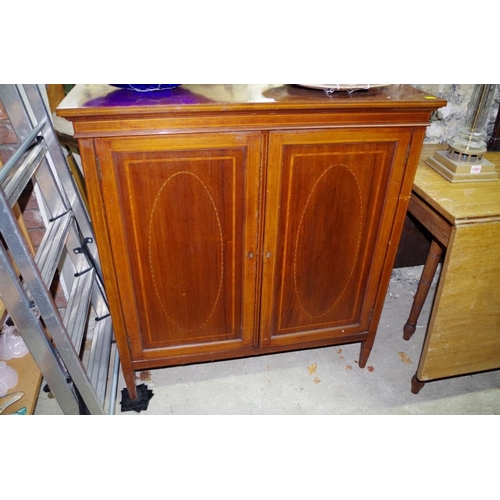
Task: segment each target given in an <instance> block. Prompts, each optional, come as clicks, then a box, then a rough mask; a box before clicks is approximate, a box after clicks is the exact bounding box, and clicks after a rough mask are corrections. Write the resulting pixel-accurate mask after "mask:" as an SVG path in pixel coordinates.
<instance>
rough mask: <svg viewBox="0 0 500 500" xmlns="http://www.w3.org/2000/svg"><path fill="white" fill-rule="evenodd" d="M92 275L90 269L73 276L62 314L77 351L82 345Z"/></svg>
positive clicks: (90, 293)
mask: <svg viewBox="0 0 500 500" xmlns="http://www.w3.org/2000/svg"><path fill="white" fill-rule="evenodd" d="M94 275H95V273H94V270H93V269H91V270H90V271H88V272H87V273H85V274H82V275H81V276H78V277H75V279H74V280H73V286H72V289H71V292H70V294H69V299H68V305H67V307H66V313H65V315H64V325H65V326H66V330H67V331H68V333H69V335H70V337H71V341H72V343H73V345H74V346H75V349H76V351H77V352H80V349H81V347H82V342H83V334H84V332H85V326H86V324H87V319H88V317H89V310H90V309H89V305H90V298H91V296H92V285H93V281H94Z"/></svg>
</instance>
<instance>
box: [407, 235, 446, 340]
mask: <svg viewBox="0 0 500 500" xmlns="http://www.w3.org/2000/svg"><path fill="white" fill-rule="evenodd" d="M442 254H443V249H442V248H441V246H440V245H439V243H438V242H437V241H436V240H432V243H431V248H430V249H429V253H428V255H427V260H426V261H425V265H424V270H423V271H422V276H421V277H420V281H419V283H418V288H417V293H416V294H415V298H414V299H413V305H412V307H411V311H410V316H409V317H408V321H407V322H406V324H405V326H404V328H403V339H404V340H410V338H411V336H412V335H413V334H414V333H415V329H416V327H417V320H418V317H419V316H420V312H421V311H422V307H423V305H424V302H425V299H426V298H427V295H428V293H429V289H430V287H431V284H432V279H433V278H434V275H435V274H436V269H437V266H438V264H439V261H440V260H441V255H442Z"/></svg>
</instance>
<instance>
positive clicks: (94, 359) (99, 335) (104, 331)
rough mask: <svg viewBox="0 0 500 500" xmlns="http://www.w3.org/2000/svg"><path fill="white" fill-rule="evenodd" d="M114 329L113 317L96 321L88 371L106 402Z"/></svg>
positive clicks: (100, 398) (96, 390)
mask: <svg viewBox="0 0 500 500" xmlns="http://www.w3.org/2000/svg"><path fill="white" fill-rule="evenodd" d="M112 340H113V329H112V323H111V317H109V316H108V317H107V318H104V319H101V320H100V321H96V322H95V326H94V336H93V338H92V347H91V348H90V355H89V362H88V366H87V373H88V376H89V378H90V381H91V383H92V385H93V387H94V390H95V392H96V394H97V397H98V398H99V400H100V401H101V402H102V403H104V397H105V395H106V384H107V381H108V374H109V360H110V355H111V342H112Z"/></svg>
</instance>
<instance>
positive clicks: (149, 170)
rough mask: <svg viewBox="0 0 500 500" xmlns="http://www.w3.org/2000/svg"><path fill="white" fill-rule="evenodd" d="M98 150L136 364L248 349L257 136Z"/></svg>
mask: <svg viewBox="0 0 500 500" xmlns="http://www.w3.org/2000/svg"><path fill="white" fill-rule="evenodd" d="M95 145H96V151H97V155H98V158H99V161H100V170H101V176H102V193H103V199H104V200H103V201H104V206H105V212H106V219H107V224H108V233H109V235H110V241H111V246H112V253H113V258H114V273H115V279H116V281H117V282H118V288H119V294H120V297H119V299H120V301H121V304H122V309H123V311H122V314H123V318H124V322H125V324H126V330H127V332H126V335H127V336H128V341H129V344H130V348H131V352H132V358H133V360H135V361H137V360H162V361H163V362H164V364H168V361H169V360H170V361H172V357H178V358H179V359H180V358H182V359H183V360H185V361H189V356H190V355H200V354H202V353H209V352H210V353H214V352H220V351H227V350H231V349H240V348H242V347H247V346H251V345H252V343H253V336H254V323H255V318H254V315H255V311H254V304H255V287H256V263H255V262H256V259H255V258H251V257H252V256H253V254H255V253H256V249H257V235H258V230H257V227H258V220H257V218H258V210H257V206H258V199H259V188H260V187H259V177H260V169H261V168H260V159H261V138H260V135H259V134H252V133H250V134H217V135H215V134H196V135H190V136H168V137H146V138H133V137H127V138H105V139H96V140H95ZM151 365H152V364H151Z"/></svg>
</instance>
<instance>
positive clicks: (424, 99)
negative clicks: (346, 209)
mask: <svg viewBox="0 0 500 500" xmlns="http://www.w3.org/2000/svg"><path fill="white" fill-rule="evenodd" d="M445 105H446V101H445V100H442V99H439V98H436V97H435V96H431V95H429V94H427V93H425V92H422V91H420V90H418V89H415V88H413V87H411V86H407V85H389V86H385V87H381V88H371V89H369V90H359V91H356V92H352V93H348V92H334V93H332V94H327V93H326V92H324V91H323V90H314V89H308V88H304V87H300V86H297V85H257V84H238V85H222V84H221V85H182V86H180V87H178V88H176V89H173V90H167V91H159V92H147V93H142V92H134V91H131V90H125V89H118V88H116V87H113V86H111V85H77V86H75V88H74V89H73V90H72V91H71V92H70V93H69V94H68V96H66V98H65V99H64V100H63V102H62V103H61V104H60V105H59V107H58V108H57V114H58V115H59V116H61V117H64V118H67V119H69V120H71V121H72V122H73V124H74V128H75V137H78V138H82V137H89V136H100V135H117V134H120V133H124V132H127V133H133V134H146V133H169V132H174V131H175V132H179V131H183V130H190V131H191V130H195V129H196V130H210V129H233V130H235V129H238V128H240V129H241V128H245V129H272V128H287V127H296V126H300V127H304V128H308V127H315V126H320V127H325V126H326V127H328V126H342V125H354V124H356V125H365V126H374V125H384V124H388V125H390V124H394V123H398V124H399V123H400V124H407V125H412V124H415V125H420V126H421V125H427V124H428V120H429V114H430V112H432V111H433V110H435V109H438V108H440V107H442V106H445ZM305 115H308V116H307V117H304V116H305Z"/></svg>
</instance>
